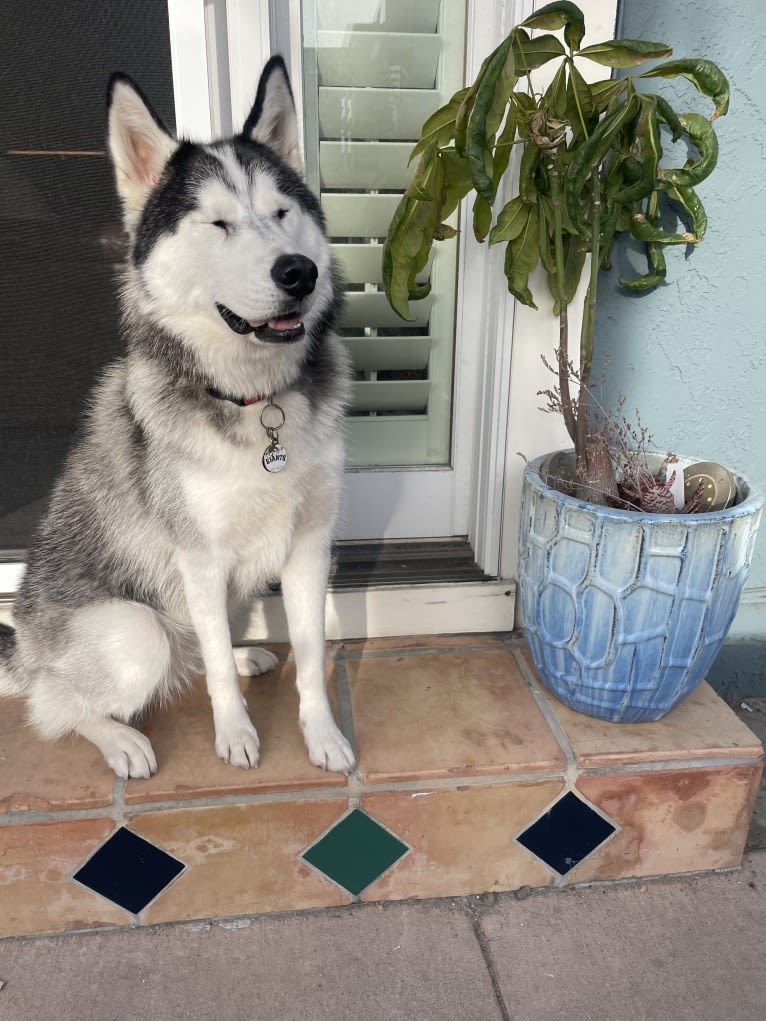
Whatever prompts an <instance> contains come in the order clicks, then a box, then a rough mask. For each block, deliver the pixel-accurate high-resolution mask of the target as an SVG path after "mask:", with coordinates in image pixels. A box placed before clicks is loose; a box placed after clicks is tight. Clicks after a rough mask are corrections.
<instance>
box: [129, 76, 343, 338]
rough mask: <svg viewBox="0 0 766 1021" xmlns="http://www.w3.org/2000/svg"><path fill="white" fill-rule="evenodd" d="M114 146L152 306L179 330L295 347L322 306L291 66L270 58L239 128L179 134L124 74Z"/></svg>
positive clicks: (323, 285) (322, 277)
mask: <svg viewBox="0 0 766 1021" xmlns="http://www.w3.org/2000/svg"><path fill="white" fill-rule="evenodd" d="M109 151H110V153H111V157H112V162H113V164H114V169H115V177H116V182H117V191H118V193H119V195H120V199H121V201H122V206H123V214H124V220H125V226H126V229H127V231H128V233H129V235H130V237H131V242H132V248H131V259H132V264H133V267H134V270H135V278H136V279H137V280H138V281H139V284H140V287H141V290H142V297H143V298H144V299H145V303H146V306H147V309H148V310H149V311H151V313H152V314H153V315H154V316H156V317H157V318H158V320H159V321H161V322H162V324H163V325H165V326H167V327H168V328H170V329H171V330H173V331H174V332H176V333H179V334H181V335H184V336H190V335H196V336H199V335H200V334H202V335H204V336H206V337H207V338H209V339H213V340H214V339H217V340H218V341H221V340H223V339H224V338H228V340H229V342H231V340H232V339H234V338H237V339H238V340H239V342H240V343H241V342H242V341H244V342H246V343H248V344H254V345H256V346H258V345H261V344H268V345H273V344H275V343H277V344H281V345H284V344H286V343H296V344H299V343H300V341H301V340H302V339H303V338H304V336H305V334H306V332H307V331H309V332H310V327H311V324H312V320H318V319H319V318H321V317H322V316H323V315H325V314H326V312H327V309H328V307H329V306H330V305H331V303H332V300H333V280H332V271H331V265H330V256H329V250H328V247H327V242H326V238H325V235H324V223H323V219H322V214H321V211H320V208H319V204H318V202H317V200H316V198H315V197H314V196H313V195H312V194H311V192H310V191H309V190H308V189H307V188H306V186H305V185H304V183H303V180H302V177H301V175H302V172H303V165H302V160H301V156H300V144H299V137H298V126H297V122H296V115H295V106H294V103H293V97H292V91H291V89H290V82H289V79H288V76H287V71H286V69H285V65H284V62H283V61H282V59H281V58H280V57H274V58H272V59H271V60H270V61H269V63H268V64H267V65H266V67H265V69H264V71H263V74H262V76H261V80H260V83H259V85H258V91H257V95H256V99H255V103H254V104H253V108H252V110H251V112H250V114H249V116H248V118H247V120H246V122H245V125H244V128H243V130H242V132H241V134H239V135H237V136H235V137H233V138H230V139H225V140H221V141H217V142H212V143H209V144H204V145H203V144H196V143H193V142H189V141H183V140H180V141H179V140H176V139H175V138H173V137H172V135H170V133H169V132H168V131H167V130H166V128H165V127H164V126H163V124H162V123H161V121H160V120H159V118H158V117H157V115H156V114H155V113H154V111H153V110H152V108H151V106H150V105H149V103H148V102H147V100H146V99H145V97H144V96H143V94H142V93H141V91H140V90H139V89H138V87H137V86H136V85H135V84H134V83H133V82H132V81H131V80H130V79H129V78H128V77H127V76H125V75H121V74H117V75H114V76H113V77H112V80H111V82H110V87H109Z"/></svg>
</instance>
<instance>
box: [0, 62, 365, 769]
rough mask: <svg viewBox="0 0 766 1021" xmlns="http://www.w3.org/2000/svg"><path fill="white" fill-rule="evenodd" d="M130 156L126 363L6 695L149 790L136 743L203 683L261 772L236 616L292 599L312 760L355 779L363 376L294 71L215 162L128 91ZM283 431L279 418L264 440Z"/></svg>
mask: <svg viewBox="0 0 766 1021" xmlns="http://www.w3.org/2000/svg"><path fill="white" fill-rule="evenodd" d="M109 150H110V153H111V158H112V162H113V164H114V169H115V176H116V182H117V190H118V193H119V195H120V199H121V201H122V206H123V211H124V220H125V226H126V229H127V232H128V235H129V237H130V242H131V254H130V258H129V260H128V265H127V268H126V271H125V277H124V282H123V287H122V308H123V330H124V337H125V342H126V349H127V352H126V354H125V356H124V357H123V358H121V359H120V360H118V361H117V362H115V363H114V364H113V365H111V366H110V367H109V368H108V369H107V371H106V372H105V374H104V376H103V379H102V380H101V382H100V384H99V385H98V386H97V387H96V389H95V392H94V394H93V397H92V406H91V408H90V411H89V414H88V415H87V417H86V421H85V423H84V428H83V430H82V433H81V435H80V437H79V439H78V440H77V442H76V444H75V446H74V448H73V450H72V452H71V454H70V456H69V458H68V460H67V462H66V466H65V468H64V471H63V474H62V475H61V477H60V478H59V480H58V482H57V483H56V485H55V487H54V489H53V493H52V496H51V503H50V508H49V511H48V513H47V516H46V518H45V520H44V521H43V523H42V525H41V527H40V529H39V532H38V535H37V538H36V541H35V543H34V546H33V549H32V550H31V552H30V556H29V562H28V566H27V571H26V575H25V577H24V580H23V583H22V587H21V591H20V592H19V595H18V599H17V603H16V610H15V622H16V631H13V630H12V629H10V628H7V627H2V629H0V691H2V692H4V693H6V694H8V693H12V694H21V695H23V696H24V697H26V700H27V704H28V710H29V718H30V720H31V722H32V723H33V725H34V726H35V728H36V729H37V731H38V732H39V733H40V734H41V735H42V736H43V737H45V738H48V739H54V738H57V737H60V736H61V735H63V734H65V733H68V732H72V731H73V732H75V733H78V734H81V735H83V736H84V737H86V738H87V739H89V740H90V741H92V742H93V743H94V744H96V745H97V746H98V747H99V748H100V750H101V752H102V753H103V755H104V758H105V759H106V761H107V762H108V764H109V765H110V766H111V767H112V769H113V770H114V771H115V773H116V774H117V775H118V776H121V777H126V778H127V777H129V776H133V777H148V776H149V775H150V774H151V773H153V772H154V771H155V770H156V768H157V765H156V761H155V757H154V753H153V751H152V748H151V745H150V743H149V741H148V740H147V738H146V737H145V736H144V735H143V734H141V733H140V732H139V731H138V730H136V729H134V728H133V727H131V726H130V725H129V721H130V720H131V719H133V718H135V717H136V714H139V713H140V712H141V711H142V710H143V709H144V708H145V707H147V706H149V705H150V704H151V703H152V702H153V701H155V700H156V699H158V698H164V697H166V696H168V695H170V694H172V693H173V692H174V691H175V690H176V689H178V688H179V687H180V686H181V685H183V684H184V683H186V682H187V681H189V680H190V679H191V678H193V677H194V676H195V675H197V674H198V673H199V672H201V670H202V669H204V671H205V674H206V678H207V689H208V692H209V695H210V700H211V703H212V709H213V717H214V722H215V749H216V752H217V753H218V755H219V756H220V757H221V758H223V759H225V760H226V761H228V762H231V763H233V764H234V765H237V766H243V767H250V766H255V765H256V764H257V761H258V737H257V734H256V731H255V728H254V727H253V724H252V723H251V721H250V719H249V716H248V714H247V710H246V708H245V704H244V699H243V697H242V695H241V692H240V686H239V682H238V670H237V666H238V665H239V668H240V670H242V671H243V672H245V673H249V674H257V673H260V672H262V671H265V670H269V669H271V668H272V667H273V666H274V665H275V663H276V659H275V657H274V656H273V655H272V654H271V653H269V652H266V651H263V650H257V649H249V650H244V652H242V650H240V652H242V655H240V656H239V657H238V659H237V660H236V661H235V653H234V652H233V651H232V647H231V636H230V629H229V620H228V613H227V605H228V604H230V603H231V601H232V599H236V600H245V599H247V598H248V597H250V596H252V594H253V593H255V592H257V591H258V590H261V591H262V590H263V589H264V587H265V586H266V585H267V584H268V583H269V582H271V581H273V580H275V579H277V578H281V582H282V592H283V597H284V604H285V610H286V614H287V619H288V625H289V630H290V638H291V642H292V646H293V651H294V655H295V662H296V668H297V687H298V692H299V695H300V710H299V718H300V723H301V726H302V728H303V733H304V737H305V741H306V746H307V748H308V753H309V758H310V759H311V761H312V762H313V763H315V764H316V765H318V766H322V767H325V768H327V769H332V770H339V771H343V772H348V771H349V770H350V769H351V768H352V767H353V765H354V756H353V753H352V751H351V748H350V746H349V744H348V742H347V741H346V739H345V738H344V736H343V735H342V734H341V732H340V731H339V730H338V728H337V726H336V725H335V722H334V720H333V717H332V713H331V710H330V707H329V703H328V700H327V694H326V690H325V678H324V659H325V645H324V603H325V592H326V585H327V574H328V567H329V557H330V542H331V536H332V531H333V526H334V522H335V517H336V513H337V505H338V499H339V491H340V486H341V479H342V470H343V448H342V435H341V432H342V417H343V413H344V410H345V404H346V399H347V389H348V379H349V371H348V365H347V358H346V355H345V353H344V350H343V348H342V345H341V343H340V341H339V340H338V339H337V337H336V336H335V335H334V333H333V327H334V324H335V320H336V318H337V315H338V311H339V299H338V285H337V279H336V274H335V271H334V268H333V264H332V262H331V258H330V254H329V248H328V245H327V240H326V236H325V232H324V223H323V218H322V214H321V211H320V208H319V205H318V203H317V200H316V199H315V197H314V196H313V195H312V194H311V193H310V192H309V191H308V190H307V188H306V187H305V185H304V183H303V181H302V179H301V172H302V165H301V160H300V148H299V141H298V129H297V125H296V118H295V108H294V105H293V101H292V94H291V90H290V84H289V80H288V77H287V73H286V70H285V66H284V63H283V62H282V60H281V59H280V58H279V57H275V58H273V59H272V60H271V61H270V62H269V63H268V64H267V66H266V68H265V69H264V72H263V75H262V77H261V81H260V84H259V86H258V93H257V96H256V101H255V104H254V106H253V109H252V111H251V113H250V116H249V117H248V119H247V122H246V124H245V127H244V130H243V132H242V134H241V135H239V136H237V137H235V138H232V139H228V140H224V141H218V142H214V143H211V144H209V145H198V144H192V143H190V142H186V141H180V142H179V141H176V139H174V138H173V137H172V136H171V135H169V134H168V132H167V131H166V130H165V128H164V127H163V126H162V124H161V123H160V121H159V120H158V118H157V117H156V115H155V114H154V112H153V111H152V109H151V107H150V106H149V105H148V103H147V102H146V100H145V99H144V97H143V96H142V94H141V93H140V91H139V90H138V89H137V87H136V86H135V85H134V84H133V83H132V82H131V81H130V80H129V79H128V78H127V77H126V76H124V75H115V76H114V77H113V79H112V82H111V83H110V90H109ZM286 256H289V257H291V258H290V259H288V261H287V264H286V265H287V269H285V261H284V259H285V257H286ZM294 256H298V257H299V258H298V259H297V261H296V260H295V259H294V258H293V257H294ZM280 259H281V260H282V262H281V263H279V265H277V263H278V261H279V260H280ZM312 264H313V266H314V267H315V271H316V280H315V285H314V286H313V288H312V280H313V276H314V272H315V271H314V270H313V269H311V266H312ZM280 267H281V268H280ZM296 267H297V268H296ZM219 306H220V308H219ZM224 313H226V316H227V318H225V317H224ZM269 323H270V324H271V325H269ZM301 323H302V327H303V329H302V330H301ZM251 324H252V325H251ZM272 394H273V395H274V397H273V400H274V402H275V403H276V404H278V405H279V407H280V408H281V409H282V410H283V411H284V426H283V427H281V428H280V429H279V442H280V443H281V444H282V445H283V446H284V448H285V449H286V451H287V455H288V462H287V466H286V468H285V469H284V471H282V472H281V473H279V474H270V473H269V472H268V471H266V470H265V468H264V467H263V464H262V460H261V459H262V455H263V453H264V450H265V449H266V447H267V446H268V445H269V437H268V435H267V434H266V431H265V428H264V424H262V422H261V414H262V412H263V409H264V408H265V407H266V401H265V399H264V397H263V396H261V397H260V399H259V400H257V401H256V402H255V403H253V404H243V403H242V401H241V399H242V398H248V399H251V400H252V399H254V398H257V397H258V396H259V395H272ZM228 398H233V399H228ZM238 399H239V403H238V402H237V400H238ZM268 416H272V417H271V418H268ZM274 416H276V419H277V421H275V420H274ZM279 417H280V416H279V413H278V412H277V411H276V409H273V408H270V409H268V411H267V418H266V419H265V424H266V425H276V424H278V419H279Z"/></svg>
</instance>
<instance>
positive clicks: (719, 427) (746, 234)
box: [596, 0, 766, 694]
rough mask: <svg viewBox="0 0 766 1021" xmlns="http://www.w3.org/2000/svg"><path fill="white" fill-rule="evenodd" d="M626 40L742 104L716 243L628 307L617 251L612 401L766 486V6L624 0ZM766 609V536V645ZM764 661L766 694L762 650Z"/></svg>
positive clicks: (727, 125)
mask: <svg viewBox="0 0 766 1021" xmlns="http://www.w3.org/2000/svg"><path fill="white" fill-rule="evenodd" d="M618 35H619V36H622V37H623V38H634V39H635V38H643V39H651V40H659V41H663V42H667V43H668V44H670V45H671V46H672V47H673V51H674V52H673V56H674V57H682V56H699V57H702V56H704V57H707V58H709V59H711V60H714V61H715V62H716V63H718V64H719V65H720V67H721V68H722V70H723V71H724V72H725V74H726V75H727V77H728V78H729V80H730V83H731V88H732V98H731V107H730V111H729V113H728V115H727V116H726V117H723V118H720V119H719V120H718V121H717V123H716V127H717V132H718V138H719V141H720V157H719V162H718V167H717V169H716V171H715V172H714V173H713V175H712V176H711V177H709V178H708V179H707V180H706V181H704V182H703V183H702V184H701V185H700V186H699V189H698V191H699V195H700V197H701V198H702V200H703V203H704V205H705V208H706V210H707V213H708V217H709V226H708V232H707V235H706V237H705V240H704V242H703V243H702V244H701V245H700V246H699V247H698V248H697V249H696V250H695V251H694V252H693V253H692V254H691V256H690V257H689V258H687V257H686V256H685V253H684V250H683V248H674V249H671V250H668V251H667V264H668V278H667V283H666V284H665V285H664V286H662V287H661V288H659V289H658V290H657V291H655V292H653V293H650V294H645V295H640V296H637V295H629V294H626V292H625V291H622V290H620V289H618V288H617V287H616V286H615V278H616V276H617V273H619V275H625V276H636V275H638V273H639V272H640V273H643V272H645V271H646V264H645V261H644V260H642V259H641V258H640V257H638V255H637V253H636V252H631V250H630V246H629V245H621V246H620V248H619V250H618V251H617V252H616V258H615V260H614V262H615V267H614V269H613V271H612V273H611V274H610V276H609V277H607V276H606V275H605V274H601V281H600V295H599V309H598V318H597V340H596V345H597V351H598V352H599V354H601V355H603V354H605V353H607V352H608V353H609V354H610V355H611V356H612V358H613V360H612V362H611V363H610V366H609V381H610V382H609V390H610V392H609V394H608V395H607V396H609V398H610V400H611V401H613V400H614V397H615V395H616V393H618V392H619V391H623V392H625V393H626V394H628V395H629V407H630V408H631V409H632V408H633V407H635V406H637V407H638V408H639V409H640V412H641V418H642V420H643V422H644V423H645V424H646V425H648V426H649V428H650V429H651V431H652V433H653V436H654V440H655V446H656V447H657V448H658V449H670V450H675V451H677V452H678V453H682V454H691V455H693V456H699V457H700V458H701V459H705V460H713V461H718V462H720V463H723V464H726V465H728V466H730V467H734V468H736V469H737V470H739V471H742V472H744V473H745V474H747V475H749V476H750V477H751V478H753V479H754V480H757V481H758V482H759V483H760V484H761V485H762V486H763V485H766V57H765V56H764V53H766V3H764V0H738V2H737V3H729V2H726V0H622V3H621V7H620V10H619V13H618ZM658 82H661V84H659V85H658V87H657V88H658V91H662V92H663V94H664V95H665V96H666V97H667V98H668V99H669V100H670V101H671V103H672V105H673V106H674V108H675V109H676V110H677V111H679V112H683V111H685V110H699V111H700V112H703V111H704V112H706V113H707V112H708V111H712V107H711V106H710V105H707V104H708V101H707V100H704V99H703V97H701V96H699V95H698V94H697V92H696V90H695V89H694V88H693V86H692V85H691V84H689V83H687V82H685V81H684V80H682V79H676V80H674V81H671V80H668V81H665V80H658ZM631 263H632V267H633V272H631V265H630V264H631ZM615 270H616V271H617V272H615ZM636 271H637V272H636ZM764 611H766V527H762V528H761V534H760V537H759V540H758V546H757V548H756V555H755V560H754V562H753V566H752V570H751V574H750V578H749V581H748V588H747V591H746V593H745V596H744V598H743V602H742V606H741V610H740V613H739V614H738V617H737V621H736V622H735V627H734V629H733V632H732V634H733V635H734V636H738V637H740V638H745V637H748V636H756V637H757V638H758V639H761V640H763V641H764V642H765V643H766V612H764ZM759 644H760V643H759V642H758V641H756V642H755V643H753V645H754V648H755V646H757V645H759ZM764 650H766V644H765V645H764ZM723 658H724V657H722V659H723ZM756 659H760V667H759V670H760V672H761V673H762V674H765V676H763V684H764V686H766V669H764V668H765V665H766V655H764V654H763V650H762V654H761V655H760V656H756ZM749 683H751V684H752V681H751V682H749ZM764 694H766V690H764Z"/></svg>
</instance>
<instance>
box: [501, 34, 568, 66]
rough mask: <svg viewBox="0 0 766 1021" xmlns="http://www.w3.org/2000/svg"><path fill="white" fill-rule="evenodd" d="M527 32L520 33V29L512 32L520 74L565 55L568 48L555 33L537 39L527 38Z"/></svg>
mask: <svg viewBox="0 0 766 1021" xmlns="http://www.w3.org/2000/svg"><path fill="white" fill-rule="evenodd" d="M524 35H526V33H520V32H519V30H518V29H516V30H514V32H512V33H511V38H512V39H513V50H514V56H515V58H516V69H517V71H518V73H519V74H526V73H527V72H528V71H534V70H535V68H537V67H542V65H543V64H547V63H548V61H549V60H555V59H556V57H565V56H566V50H565V49H564V47H563V46H562V44H561V41H560V40H559V39H557V38H556V36H555V35H540V36H537V38H536V39H525V38H523V36H524Z"/></svg>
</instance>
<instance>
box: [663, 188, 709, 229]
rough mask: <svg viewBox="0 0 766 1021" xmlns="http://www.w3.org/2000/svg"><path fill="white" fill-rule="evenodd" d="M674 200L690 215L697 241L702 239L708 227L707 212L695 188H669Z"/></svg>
mask: <svg viewBox="0 0 766 1021" xmlns="http://www.w3.org/2000/svg"><path fill="white" fill-rule="evenodd" d="M666 194H667V196H668V198H669V199H670V200H671V201H672V202H677V203H678V204H679V205H680V206H682V207H683V208H684V209H685V210H686V212H687V213H688V215H689V218H690V220H691V228H692V233H693V234H694V236H695V238H696V239H697V241H701V240H702V239H703V238H704V236H705V230H706V229H707V213H706V212H705V207H704V206H703V205H702V202H701V201H700V198H699V195H697V193H696V192H695V190H694V189H693V188H688V187H687V188H684V187H679V188H668V190H667V192H666Z"/></svg>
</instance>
